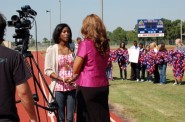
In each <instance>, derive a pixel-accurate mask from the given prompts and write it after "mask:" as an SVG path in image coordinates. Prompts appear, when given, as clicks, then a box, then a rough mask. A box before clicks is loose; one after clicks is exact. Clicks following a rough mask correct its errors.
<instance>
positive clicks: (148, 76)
mask: <svg viewBox="0 0 185 122" xmlns="http://www.w3.org/2000/svg"><path fill="white" fill-rule="evenodd" d="M147 81H152V75H150V74H149V72H148V71H147Z"/></svg>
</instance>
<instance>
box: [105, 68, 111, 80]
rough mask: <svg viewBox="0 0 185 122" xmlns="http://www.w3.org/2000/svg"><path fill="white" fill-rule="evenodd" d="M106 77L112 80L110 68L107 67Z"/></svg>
mask: <svg viewBox="0 0 185 122" xmlns="http://www.w3.org/2000/svg"><path fill="white" fill-rule="evenodd" d="M106 75H107V78H108V79H112V67H107V69H106Z"/></svg>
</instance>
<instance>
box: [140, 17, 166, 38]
mask: <svg viewBox="0 0 185 122" xmlns="http://www.w3.org/2000/svg"><path fill="white" fill-rule="evenodd" d="M137 24H138V37H164V21H163V20H162V19H152V20H148V19H138V20H137Z"/></svg>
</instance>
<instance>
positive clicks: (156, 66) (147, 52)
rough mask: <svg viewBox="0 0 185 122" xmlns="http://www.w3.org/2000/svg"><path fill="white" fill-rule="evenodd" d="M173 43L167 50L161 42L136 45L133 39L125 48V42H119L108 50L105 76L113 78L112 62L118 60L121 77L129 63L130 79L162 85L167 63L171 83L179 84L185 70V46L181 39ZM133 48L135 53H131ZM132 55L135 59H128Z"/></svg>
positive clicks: (125, 72)
mask: <svg viewBox="0 0 185 122" xmlns="http://www.w3.org/2000/svg"><path fill="white" fill-rule="evenodd" d="M175 44H176V47H175V48H174V49H173V50H167V48H166V47H165V43H163V42H161V43H160V44H159V45H157V44H156V42H152V43H150V44H147V45H145V46H144V45H143V43H139V46H138V44H137V42H136V41H134V42H133V46H131V47H130V48H128V49H127V48H125V43H124V42H121V43H120V47H119V48H118V49H116V50H111V51H110V55H109V62H108V64H111V65H108V66H109V67H108V68H107V77H108V78H109V80H114V79H113V76H112V74H111V73H112V72H113V68H112V66H113V65H112V62H118V66H119V70H120V78H121V79H123V80H125V79H127V66H128V64H130V67H131V73H130V80H134V81H137V82H139V81H141V82H143V81H149V82H153V83H160V85H163V84H166V83H167V81H166V69H167V66H168V65H169V66H171V67H172V69H173V74H174V81H175V82H174V84H173V85H177V84H179V85H181V84H182V78H183V75H184V70H185V46H184V44H183V43H182V40H181V39H176V40H175ZM133 50H135V51H136V53H134V54H133V53H132V52H133ZM137 53H138V55H137ZM132 55H134V57H136V58H135V59H134V60H135V61H133V60H132V59H130V58H131V57H132ZM123 71H124V77H123V74H122V72H123ZM145 74H146V75H145Z"/></svg>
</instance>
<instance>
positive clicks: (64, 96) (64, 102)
mask: <svg viewBox="0 0 185 122" xmlns="http://www.w3.org/2000/svg"><path fill="white" fill-rule="evenodd" d="M55 95H56V101H57V103H58V106H59V108H58V116H59V122H65V115H66V120H67V121H66V122H73V121H74V109H75V98H76V90H72V91H66V92H63V91H56V92H55ZM65 110H66V114H65Z"/></svg>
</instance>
